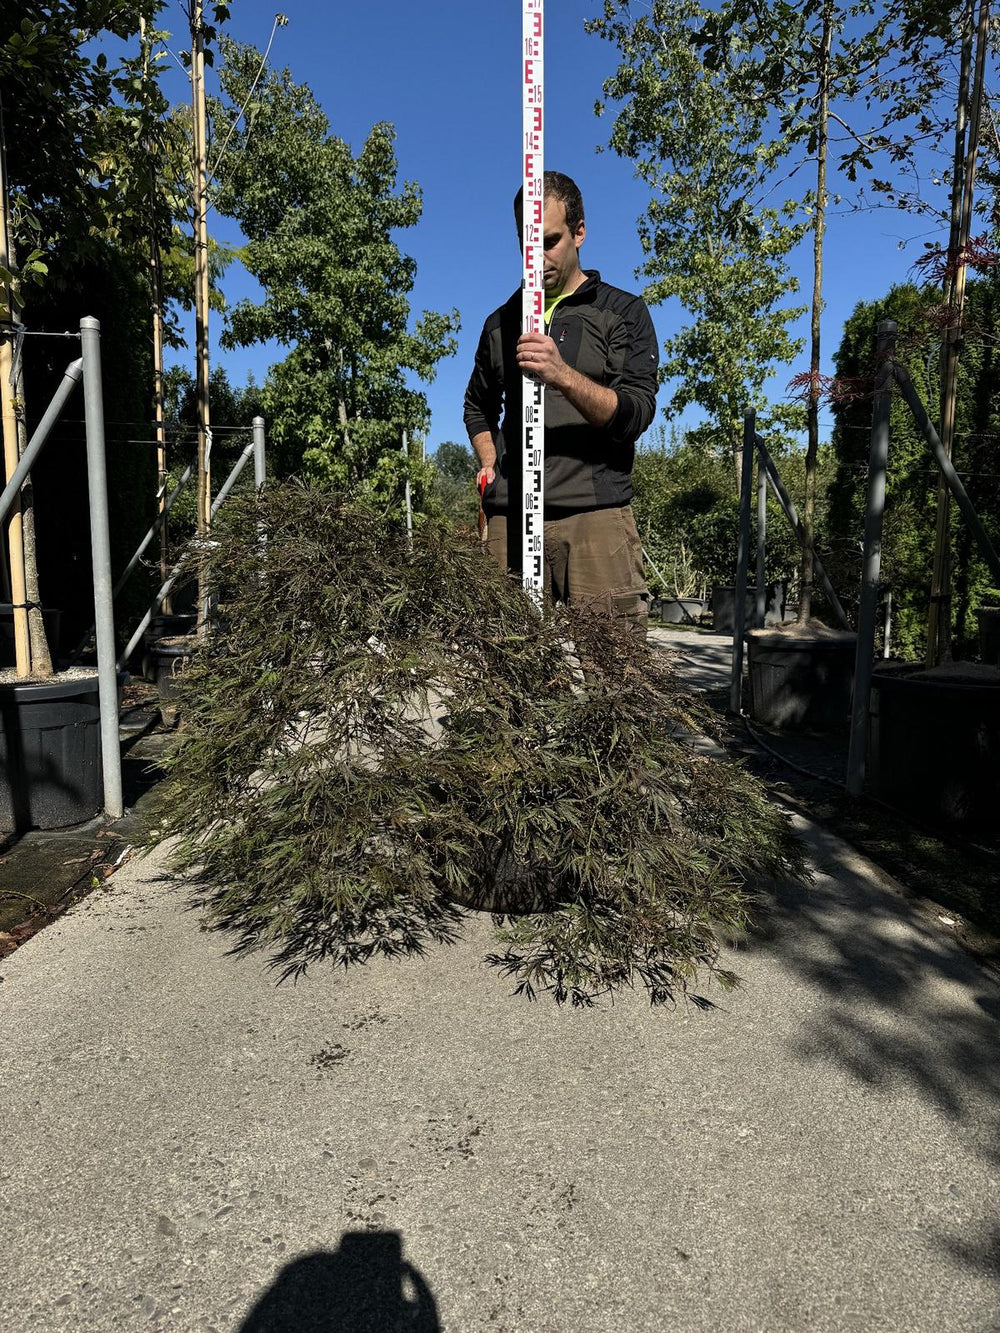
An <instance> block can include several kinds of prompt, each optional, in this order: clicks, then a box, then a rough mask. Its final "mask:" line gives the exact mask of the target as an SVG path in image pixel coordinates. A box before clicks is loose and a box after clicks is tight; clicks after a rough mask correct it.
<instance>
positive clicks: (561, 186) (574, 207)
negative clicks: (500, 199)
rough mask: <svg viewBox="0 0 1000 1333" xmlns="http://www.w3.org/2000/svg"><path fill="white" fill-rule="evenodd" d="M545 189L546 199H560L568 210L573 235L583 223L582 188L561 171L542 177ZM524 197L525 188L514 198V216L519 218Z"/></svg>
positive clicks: (568, 224)
mask: <svg viewBox="0 0 1000 1333" xmlns="http://www.w3.org/2000/svg"><path fill="white" fill-rule="evenodd" d="M542 180H543V183H544V189H545V198H546V200H549V199H558V200H559V201H560V202H561V203H562V205H563V206H564V208H565V209H566V226H567V227H568V228H569V230H570V234H573V233H574V232H575V231H576V229H577V227H579V225H580V223H581V222H583V220H584V217H583V195H582V194H581V193H580V187H579V186H578V185H577V183H576V181H575V180H571V179H570V177H569V176H564V175H563V173H562V172H561V171H546V173H545V175H544V176H543V177H542ZM523 195H524V187H523V186H522V188H521V189H520V190H518V192H517V194H516V195H515V196H514V216H515V217H517V216H519V214H520V212H521V204H522V200H523Z"/></svg>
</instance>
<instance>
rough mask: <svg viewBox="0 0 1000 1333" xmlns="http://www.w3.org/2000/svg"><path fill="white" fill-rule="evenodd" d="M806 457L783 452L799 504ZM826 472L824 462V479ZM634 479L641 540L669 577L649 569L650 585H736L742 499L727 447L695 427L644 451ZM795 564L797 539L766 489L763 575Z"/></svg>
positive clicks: (775, 575)
mask: <svg viewBox="0 0 1000 1333" xmlns="http://www.w3.org/2000/svg"><path fill="white" fill-rule="evenodd" d="M827 454H829V451H827ZM803 462H804V455H803V453H802V451H801V450H798V451H792V452H789V453H787V454H785V455H784V456H783V457H782V458H781V472H782V479H783V480H784V481H785V484H786V486H787V487H788V489H789V492H790V493H791V495H792V498H793V499H794V500H795V502H796V504H797V505H801V503H802V482H803ZM824 463H825V464H826V463H827V457H826V456H825V455H824ZM829 470H830V469H829V466H826V467H824V474H823V479H824V482H825V481H826V480H827V478H828V473H829ZM632 478H633V483H634V487H635V495H634V499H633V507H634V508H635V512H636V523H637V526H638V529H639V533H640V536H641V537H642V543H643V546H644V547H645V549H646V551H647V552H648V553H649V556H650V557H651V559H652V561H653V563H654V564H655V565H656V567H657V569H658V570H659V572H660V574H661V575H662V576H663V580H664V582H663V583H661V582H660V579H659V577H658V576H657V575H656V573H655V571H651V574H652V578H651V582H652V586H653V590H654V591H655V592H656V593H657V594H658V595H659V594H662V595H664V596H668V597H675V596H695V595H697V594H699V593H700V592H701V590H702V589H709V588H710V587H711V585H712V584H713V583H727V584H728V583H732V582H733V579H734V575H735V568H736V544H737V539H738V535H739V505H738V501H737V498H736V496H735V495H734V493H733V486H732V472H731V467H730V463H729V458H728V453H727V452H726V451H725V450H719V449H718V448H713V447H712V446H711V443H710V442H708V441H706V436H705V434H704V433H702V432H698V431H691V432H689V433H688V434H687V435H686V437H685V438H684V439H683V440H681V441H679V442H678V441H676V440H674V441H671V442H669V443H668V442H667V441H665V440H661V441H660V443H659V444H654V445H651V446H649V447H647V448H644V449H641V450H640V451H639V452H638V453H637V454H636V459H635V467H634V470H633V474H632ZM824 493H825V489H824ZM797 563H798V543H797V542H796V540H795V538H794V536H793V534H792V533H791V530H790V528H789V527H788V524H787V522H786V520H785V518H784V515H783V514H782V513H781V510H780V508H779V507H778V504H777V501H776V500H775V499H774V497H773V496H772V495H769V497H768V537H767V569H766V576H767V578H768V580H772V579H785V580H789V579H790V578H791V576H792V574H793V572H794V570H795V568H796V566H797Z"/></svg>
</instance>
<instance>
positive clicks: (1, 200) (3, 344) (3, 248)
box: [0, 122, 31, 680]
mask: <svg viewBox="0 0 1000 1333" xmlns="http://www.w3.org/2000/svg"><path fill="white" fill-rule="evenodd" d="M0 123H2V122H0ZM4 149H5V145H4V143H3V138H2V129H0V267H3V268H4V269H6V270H7V271H8V272H9V271H10V267H11V259H10V234H9V222H8V213H7V164H6V153H5V151H4ZM13 296H14V294H13V291H12V290H11V288H10V287H4V288H2V289H0V318H2V320H3V322H4V324H5V325H6V327H5V328H4V329H2V330H0V425H2V429H3V461H4V481H5V482H8V481H10V479H11V477H12V476H13V475H14V470H15V468H16V467H17V464H18V461H19V452H18V439H17V414H16V412H15V409H14V388H13V384H12V381H13V378H14V376H13V363H14V358H13V348H12V340H13V336H14V330H13V320H14V301H13ZM7 555H8V565H9V569H10V596H11V602H12V603H13V607H14V657H15V662H16V664H17V674H18V677H19V678H20V679H21V680H25V679H27V677H28V676H30V675H31V639H30V634H29V630H28V608H27V605H26V603H27V600H28V597H27V591H26V584H25V576H24V531H23V526H22V522H21V502H20V499H18V500H17V502H16V503H15V505H14V508H13V509H12V510H11V515H10V521H9V523H8V524H7Z"/></svg>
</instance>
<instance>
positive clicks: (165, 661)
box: [146, 636, 197, 703]
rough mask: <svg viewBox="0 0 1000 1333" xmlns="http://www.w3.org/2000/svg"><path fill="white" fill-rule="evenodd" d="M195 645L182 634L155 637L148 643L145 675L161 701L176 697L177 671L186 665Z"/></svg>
mask: <svg viewBox="0 0 1000 1333" xmlns="http://www.w3.org/2000/svg"><path fill="white" fill-rule="evenodd" d="M196 646H197V645H196V644H195V641H194V639H193V638H185V637H183V636H178V637H177V638H171V639H157V640H155V642H153V643H151V644H150V645H149V649H148V651H147V653H146V661H147V664H148V666H147V676H148V679H150V680H151V681H153V683H154V684H155V685H156V688H157V690H158V691H159V693H160V702H161V703H171V702H172V701H173V700H174V699H176V698H177V676H178V673H179V672H181V671H183V670H184V668H185V667H186V666H187V664H188V662H189V661H190V660H191V655H192V653H193V652H194V650H195V648H196Z"/></svg>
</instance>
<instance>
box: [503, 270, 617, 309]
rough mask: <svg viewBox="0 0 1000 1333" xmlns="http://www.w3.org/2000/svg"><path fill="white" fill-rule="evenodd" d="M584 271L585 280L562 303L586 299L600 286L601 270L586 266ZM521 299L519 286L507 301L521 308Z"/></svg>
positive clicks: (508, 303)
mask: <svg viewBox="0 0 1000 1333" xmlns="http://www.w3.org/2000/svg"><path fill="white" fill-rule="evenodd" d="M583 273H584V278H583V282H581V283H580V285H579V287H577V289H576V291H573V292H570V294H569V296H564V297H563V298H562V300H561V301H560V302H559V304H560V305H565V304H566V303H567V302H569V301H573V302H576V301H586V300H588V299H589V298H590V297H591V296H593V294H594V292H595V291H596V290H597V288H598V287H599V286H600V282H601V273H600V270H599V269H596V268H585V269H584V270H583ZM520 300H521V288H520V287H518V289H517V291H516V292H511V294H510V298H509V300H508V301H507V305H515V304H517V305H518V307H519V308H520V306H519V303H520Z"/></svg>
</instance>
